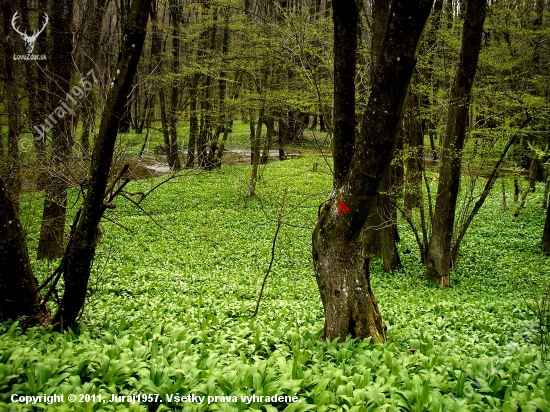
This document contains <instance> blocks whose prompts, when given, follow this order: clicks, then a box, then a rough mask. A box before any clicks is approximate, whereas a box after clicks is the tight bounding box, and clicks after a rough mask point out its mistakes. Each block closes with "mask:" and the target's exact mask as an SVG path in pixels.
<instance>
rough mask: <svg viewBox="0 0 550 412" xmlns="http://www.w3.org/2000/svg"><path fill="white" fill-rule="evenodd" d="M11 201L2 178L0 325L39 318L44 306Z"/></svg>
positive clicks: (19, 223) (0, 189)
mask: <svg viewBox="0 0 550 412" xmlns="http://www.w3.org/2000/svg"><path fill="white" fill-rule="evenodd" d="M10 197H11V196H10V195H9V194H8V192H7V189H6V186H5V185H4V181H3V180H2V178H0V322H3V321H5V320H7V319H12V320H15V319H17V318H18V317H19V316H31V315H36V312H37V310H38V306H39V303H40V295H39V294H38V292H37V289H38V282H37V281H36V278H35V277H34V275H33V274H32V269H31V264H30V261H29V254H28V252H27V242H26V241H25V233H24V232H23V228H22V227H21V222H20V220H19V215H18V213H17V210H16V209H15V207H14V204H13V202H12V200H11V199H10ZM41 314H42V315H44V313H42V312H41Z"/></svg>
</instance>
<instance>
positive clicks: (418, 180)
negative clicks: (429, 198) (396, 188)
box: [403, 93, 424, 212]
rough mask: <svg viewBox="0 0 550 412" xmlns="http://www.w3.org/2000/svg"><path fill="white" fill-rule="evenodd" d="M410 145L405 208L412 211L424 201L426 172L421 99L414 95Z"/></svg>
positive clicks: (410, 108) (411, 107)
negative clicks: (424, 174)
mask: <svg viewBox="0 0 550 412" xmlns="http://www.w3.org/2000/svg"><path fill="white" fill-rule="evenodd" d="M407 117H408V126H409V127H408V131H409V133H408V134H409V144H408V149H409V150H408V153H407V160H406V165H407V172H406V173H405V199H404V201H403V208H404V209H405V211H407V212H410V211H412V209H413V207H420V206H421V205H420V202H421V199H422V172H423V171H424V150H423V148H424V135H423V131H422V122H421V119H420V99H419V98H418V96H417V95H415V94H414V93H411V95H410V97H409V111H408V116H407Z"/></svg>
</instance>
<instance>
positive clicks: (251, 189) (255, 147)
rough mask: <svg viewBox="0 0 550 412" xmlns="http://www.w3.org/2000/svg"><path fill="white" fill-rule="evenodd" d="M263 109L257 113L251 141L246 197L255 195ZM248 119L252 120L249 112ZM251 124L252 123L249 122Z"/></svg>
mask: <svg viewBox="0 0 550 412" xmlns="http://www.w3.org/2000/svg"><path fill="white" fill-rule="evenodd" d="M263 113H264V111H263V109H262V110H260V114H259V115H258V124H257V126H256V133H254V137H253V139H252V142H251V150H252V159H253V161H252V174H251V176H250V184H249V185H248V197H254V196H256V182H257V181H258V165H259V164H260V141H261V139H262V125H263V122H264V114H263ZM250 119H251V122H252V119H253V116H252V113H251V114H250ZM251 124H252V125H253V123H251ZM250 131H251V133H252V132H253V131H254V129H253V128H251V130H250Z"/></svg>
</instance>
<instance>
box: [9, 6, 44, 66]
mask: <svg viewBox="0 0 550 412" xmlns="http://www.w3.org/2000/svg"><path fill="white" fill-rule="evenodd" d="M18 18H19V11H16V12H15V14H14V15H13V18H12V19H11V25H12V27H13V29H14V30H15V31H16V32H17V33H18V34H19V35H20V36H21V38H22V39H23V41H24V42H25V51H26V52H27V54H19V55H17V54H14V55H13V60H46V59H47V58H46V55H45V54H32V52H33V50H34V45H35V43H36V39H38V36H39V35H40V33H42V32H43V31H44V29H45V28H46V26H47V25H48V22H49V21H50V18H49V17H48V15H47V14H46V13H44V20H43V22H42V27H41V28H40V29H38V30H35V31H33V33H32V34H31V35H30V36H29V35H28V34H27V30H26V29H25V31H21V30H20V29H19V28H18V27H17V19H18Z"/></svg>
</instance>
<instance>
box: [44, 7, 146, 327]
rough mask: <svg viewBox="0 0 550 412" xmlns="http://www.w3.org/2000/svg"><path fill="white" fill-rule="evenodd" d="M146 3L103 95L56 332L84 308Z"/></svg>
mask: <svg viewBox="0 0 550 412" xmlns="http://www.w3.org/2000/svg"><path fill="white" fill-rule="evenodd" d="M150 6H151V0H134V1H133V2H132V6H131V11H130V17H129V19H128V20H127V22H126V25H125V27H124V34H125V36H124V38H125V42H124V44H123V45H122V50H121V59H120V61H119V63H118V67H117V69H118V70H120V71H118V70H117V73H119V75H118V79H117V82H115V84H114V85H113V87H112V88H111V89H110V91H109V95H108V96H107V105H106V107H105V110H104V112H103V114H102V117H101V125H100V127H99V134H98V136H97V141H96V142H95V145H94V150H93V154H92V162H91V167H90V187H89V189H88V192H87V193H86V197H85V198H84V204H83V205H82V208H81V211H80V216H79V218H78V221H77V222H76V226H75V229H74V231H73V233H72V236H71V239H70V241H69V244H68V245H67V248H66V250H65V253H64V256H63V279H64V280H65V291H64V293H63V299H62V301H61V305H60V307H59V309H58V311H57V313H56V314H55V317H54V319H53V323H54V325H55V327H56V329H57V330H61V331H63V330H65V329H66V328H67V327H68V326H70V325H71V324H73V323H74V322H75V321H76V319H77V317H78V315H79V313H80V311H81V310H82V308H83V306H84V302H85V299H86V292H87V290H88V280H89V278H90V271H91V268H92V262H93V259H94V256H95V250H96V246H97V242H98V238H99V236H97V235H98V231H99V222H100V220H101V218H102V216H103V213H104V211H105V209H106V207H107V205H106V204H104V198H105V191H106V189H107V182H108V179H109V171H110V168H111V163H112V160H113V152H114V149H115V142H116V137H117V132H118V129H119V122H120V118H121V116H122V114H123V112H124V110H125V104H126V97H127V96H128V93H129V92H130V89H131V86H132V82H133V80H134V76H135V74H136V71H137V66H138V62H139V58H140V55H141V50H142V48H143V43H144V41H145V34H146V31H145V30H146V27H147V20H148V17H149V9H150Z"/></svg>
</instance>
